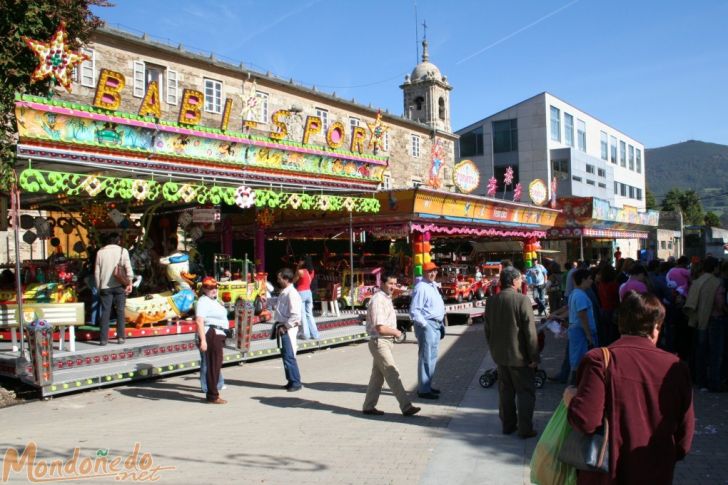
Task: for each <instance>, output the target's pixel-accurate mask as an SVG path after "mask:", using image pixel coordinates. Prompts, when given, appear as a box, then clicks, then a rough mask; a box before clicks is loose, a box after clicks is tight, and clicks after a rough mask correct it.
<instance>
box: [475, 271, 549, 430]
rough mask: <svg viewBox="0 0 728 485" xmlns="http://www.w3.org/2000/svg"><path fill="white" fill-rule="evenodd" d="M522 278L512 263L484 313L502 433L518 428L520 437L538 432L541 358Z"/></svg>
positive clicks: (503, 273) (529, 303) (502, 275)
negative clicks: (535, 421) (535, 426)
mask: <svg viewBox="0 0 728 485" xmlns="http://www.w3.org/2000/svg"><path fill="white" fill-rule="evenodd" d="M522 279H523V277H522V276H521V273H520V272H519V271H518V270H517V269H516V268H514V267H512V266H510V267H508V268H504V269H503V271H502V272H501V275H500V285H501V288H503V289H502V290H501V292H500V293H499V294H498V295H496V296H494V297H492V298H490V299H489V300H488V306H487V309H486V312H485V338H486V339H487V341H488V345H489V347H490V353H491V355H492V356H493V360H494V361H495V363H496V364H497V365H498V395H499V407H500V410H499V414H500V419H501V424H502V426H503V433H504V434H511V433H513V432H514V431H516V430H518V436H520V437H521V438H532V437H534V436H536V434H537V433H536V431H535V430H534V429H533V410H534V407H535V404H536V386H535V384H534V373H535V370H536V367H537V366H538V363H539V361H540V357H539V354H538V338H537V335H536V324H535V322H534V318H533V308H532V307H531V300H530V299H529V298H528V297H527V296H526V295H523V294H521V293H519V291H518V290H519V289H520V288H521V282H522ZM516 404H517V405H516ZM516 410H517V411H516Z"/></svg>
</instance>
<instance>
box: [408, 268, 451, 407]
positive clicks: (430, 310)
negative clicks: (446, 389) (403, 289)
mask: <svg viewBox="0 0 728 485" xmlns="http://www.w3.org/2000/svg"><path fill="white" fill-rule="evenodd" d="M422 272H423V277H422V281H420V282H419V283H417V285H416V286H415V289H414V292H413V293H412V303H411V304H410V318H411V319H412V322H413V323H414V327H415V336H416V337H417V345H418V352H417V395H418V396H419V397H421V398H423V399H438V398H439V397H440V390H439V389H435V388H433V387H432V378H433V376H434V375H435V366H436V365H437V352H438V350H439V348H440V332H441V331H442V332H444V329H445V327H444V323H443V322H444V320H445V302H444V301H443V300H442V296H441V295H440V291H439V290H438V289H437V284H436V283H435V278H437V265H436V264H435V263H425V264H424V265H422Z"/></svg>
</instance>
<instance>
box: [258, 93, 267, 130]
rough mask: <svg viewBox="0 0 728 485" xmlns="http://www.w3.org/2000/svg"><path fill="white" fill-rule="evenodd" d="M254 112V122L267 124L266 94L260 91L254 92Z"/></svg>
mask: <svg viewBox="0 0 728 485" xmlns="http://www.w3.org/2000/svg"><path fill="white" fill-rule="evenodd" d="M255 100H256V102H257V104H256V107H255V108H256V110H255V121H257V122H258V123H268V93H264V92H261V91H256V92H255Z"/></svg>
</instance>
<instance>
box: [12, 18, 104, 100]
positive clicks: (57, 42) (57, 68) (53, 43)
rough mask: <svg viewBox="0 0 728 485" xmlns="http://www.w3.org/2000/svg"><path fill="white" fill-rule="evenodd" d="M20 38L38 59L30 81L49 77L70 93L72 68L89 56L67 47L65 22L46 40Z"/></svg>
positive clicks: (86, 59)
mask: <svg viewBox="0 0 728 485" xmlns="http://www.w3.org/2000/svg"><path fill="white" fill-rule="evenodd" d="M22 39H23V42H25V43H26V45H27V46H28V47H30V48H31V49H32V50H33V53H35V57H37V58H38V61H39V62H38V67H36V68H35V71H33V74H32V76H31V81H32V82H36V81H40V80H42V79H45V78H47V77H51V78H53V79H55V80H56V81H57V82H58V83H59V84H60V85H61V86H63V87H64V88H66V91H68V92H69V93H70V92H71V80H72V76H73V68H74V67H75V66H76V65H77V64H80V63H82V62H83V61H88V60H90V58H89V57H88V56H87V55H86V54H81V53H78V52H74V51H72V50H70V49H69V48H68V43H67V42H68V34H67V33H66V23H65V22H61V24H60V25H59V26H58V29H56V33H55V34H53V37H52V38H51V40H50V41H48V42H40V41H37V40H34V39H30V38H28V37H25V36H23V38H22Z"/></svg>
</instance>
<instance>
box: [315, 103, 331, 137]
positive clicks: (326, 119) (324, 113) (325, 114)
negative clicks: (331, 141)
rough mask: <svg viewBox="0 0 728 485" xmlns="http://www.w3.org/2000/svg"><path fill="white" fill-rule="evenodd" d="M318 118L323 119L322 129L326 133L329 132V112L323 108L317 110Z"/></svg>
mask: <svg viewBox="0 0 728 485" xmlns="http://www.w3.org/2000/svg"><path fill="white" fill-rule="evenodd" d="M316 116H318V117H319V118H321V127H322V129H323V130H324V133H326V132H327V131H329V112H328V111H326V110H325V109H323V108H316Z"/></svg>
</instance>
